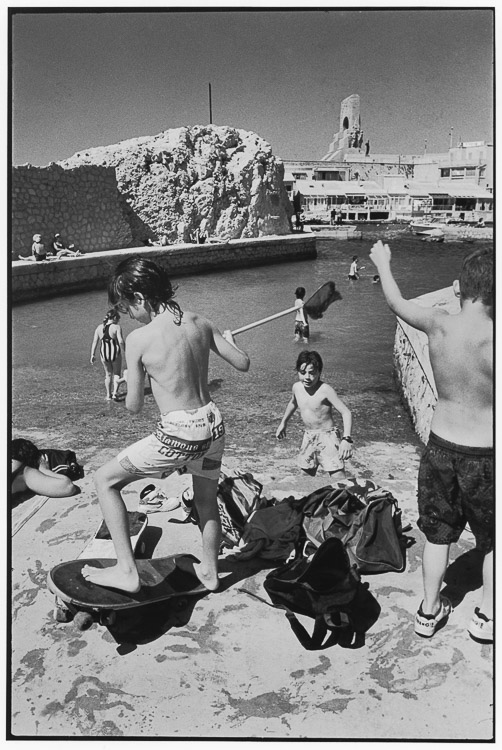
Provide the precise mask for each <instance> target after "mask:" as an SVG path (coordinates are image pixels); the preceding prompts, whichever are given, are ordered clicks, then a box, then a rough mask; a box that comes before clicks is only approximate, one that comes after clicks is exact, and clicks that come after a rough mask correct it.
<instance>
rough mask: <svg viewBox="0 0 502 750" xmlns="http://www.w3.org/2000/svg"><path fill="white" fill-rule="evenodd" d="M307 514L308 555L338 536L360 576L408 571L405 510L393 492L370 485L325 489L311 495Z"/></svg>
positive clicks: (305, 523) (308, 500)
mask: <svg viewBox="0 0 502 750" xmlns="http://www.w3.org/2000/svg"><path fill="white" fill-rule="evenodd" d="M303 512H304V519H303V529H304V532H305V536H306V539H307V542H308V543H307V545H306V552H307V554H308V553H309V552H311V551H312V550H314V549H316V548H318V547H319V546H320V545H321V544H322V543H323V542H324V541H325V540H326V539H330V538H332V537H335V538H337V539H340V541H341V542H342V543H343V545H344V546H345V548H346V549H347V552H348V555H349V557H350V560H351V562H352V563H353V564H354V565H355V566H356V567H357V570H358V571H359V573H362V574H365V575H366V574H368V573H387V572H391V571H394V572H401V571H403V570H404V568H405V553H404V548H405V540H404V539H403V536H402V524H401V511H400V509H399V507H398V504H397V500H396V499H395V497H393V495H392V494H391V493H390V492H388V491H386V490H382V489H381V488H378V487H375V485H374V484H373V483H368V482H367V483H366V486H365V487H361V486H359V485H354V486H353V487H351V486H350V485H348V486H346V487H338V488H333V487H324V488H322V489H320V490H316V491H315V492H313V493H312V494H311V495H309V496H308V498H307V499H306V501H305V503H304V507H303Z"/></svg>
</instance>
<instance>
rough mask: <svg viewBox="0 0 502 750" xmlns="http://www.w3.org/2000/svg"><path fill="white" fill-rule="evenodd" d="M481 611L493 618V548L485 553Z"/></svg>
mask: <svg viewBox="0 0 502 750" xmlns="http://www.w3.org/2000/svg"><path fill="white" fill-rule="evenodd" d="M479 611H480V612H482V613H483V614H484V615H485V616H486V617H487V618H488V619H489V620H493V550H492V551H491V552H488V553H487V554H486V555H485V559H484V561H483V598H482V600H481V604H480V605H479Z"/></svg>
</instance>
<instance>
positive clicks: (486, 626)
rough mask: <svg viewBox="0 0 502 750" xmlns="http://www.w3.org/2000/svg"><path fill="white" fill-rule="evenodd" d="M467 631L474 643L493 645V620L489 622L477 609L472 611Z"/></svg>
mask: <svg viewBox="0 0 502 750" xmlns="http://www.w3.org/2000/svg"><path fill="white" fill-rule="evenodd" d="M467 630H468V631H469V635H470V636H471V638H473V639H474V640H475V641H481V642H482V643H493V620H489V619H488V617H487V616H486V615H484V614H483V613H482V612H480V611H479V607H476V609H475V610H474V614H473V616H472V620H471V621H470V623H469V627H468V628H467Z"/></svg>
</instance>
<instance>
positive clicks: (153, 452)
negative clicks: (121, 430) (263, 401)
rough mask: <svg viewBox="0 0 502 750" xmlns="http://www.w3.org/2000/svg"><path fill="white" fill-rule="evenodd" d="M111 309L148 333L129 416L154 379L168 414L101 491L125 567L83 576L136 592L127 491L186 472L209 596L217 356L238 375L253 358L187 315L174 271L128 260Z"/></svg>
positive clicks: (218, 448)
mask: <svg viewBox="0 0 502 750" xmlns="http://www.w3.org/2000/svg"><path fill="white" fill-rule="evenodd" d="M108 296H109V298H110V302H111V304H112V305H114V306H115V307H116V308H117V309H118V310H119V311H120V312H123V313H129V315H130V317H131V318H133V319H135V320H137V321H138V322H139V323H142V324H143V326H142V327H141V328H138V329H136V330H134V331H132V333H130V334H129V336H128V337H127V341H126V359H127V371H128V376H127V396H126V407H127V409H129V411H131V412H133V413H134V414H137V413H138V412H139V411H140V410H141V408H142V406H143V394H144V379H145V372H146V373H148V375H149V376H150V382H151V387H152V393H153V396H154V398H155V401H156V403H157V406H158V407H159V410H160V416H159V419H158V422H157V425H156V429H155V431H154V432H153V433H152V434H151V435H149V436H148V437H146V438H143V440H140V441H138V442H137V443H134V444H133V445H130V446H129V447H128V448H126V449H125V450H123V451H122V452H121V453H119V455H118V456H117V457H116V458H114V459H112V460H111V461H109V462H108V463H107V464H105V465H104V466H102V467H101V468H100V469H98V471H97V472H96V476H95V485H96V490H97V493H98V498H99V502H100V505H101V509H102V512H103V516H104V519H105V521H106V523H107V525H108V528H109V530H110V533H111V536H112V539H113V543H114V545H115V552H116V555H117V564H116V566H114V567H112V568H104V569H98V568H91V567H90V566H86V567H85V568H84V569H83V571H82V572H83V575H84V577H85V578H87V579H88V580H90V581H92V582H93V583H97V584H100V585H102V586H108V587H112V588H117V589H121V590H124V591H128V592H132V593H134V592H136V591H138V590H139V589H140V581H139V577H138V572H137V568H136V563H135V559H134V555H133V551H132V548H131V542H130V539H129V529H128V521H127V512H126V507H125V504H124V501H123V500H122V497H121V494H120V490H121V489H122V488H123V487H125V486H126V485H128V484H130V483H131V482H134V481H136V480H137V479H141V478H143V477H155V476H162V477H166V476H169V474H172V473H173V472H174V471H176V470H178V469H180V468H186V470H187V471H188V473H190V474H192V476H193V491H194V505H195V508H196V510H197V512H198V515H199V518H200V527H201V532H202V563H201V564H200V565H195V566H194V568H195V573H196V575H197V577H198V578H199V580H200V581H201V582H202V583H203V584H204V586H206V588H207V589H209V590H211V591H214V590H216V589H217V588H218V550H219V545H220V536H221V525H220V517H219V513H218V505H217V501H216V491H217V486H218V479H219V475H220V468H221V461H222V455H223V448H224V442H225V428H224V425H223V419H222V417H221V414H220V412H219V409H218V407H217V406H216V405H215V404H214V403H213V402H212V400H211V396H210V395H209V389H208V384H207V381H208V367H209V354H210V352H211V351H212V352H214V353H215V354H217V355H218V356H220V357H221V358H222V359H224V360H225V361H227V362H229V363H230V364H231V365H232V366H233V367H235V368H236V369H237V370H241V371H243V372H246V371H247V370H248V369H249V357H248V355H247V354H246V353H245V352H243V351H242V350H241V349H239V348H238V347H237V346H236V345H235V344H234V341H233V337H232V334H231V333H230V331H225V332H224V333H223V334H221V333H220V331H219V330H218V329H217V328H216V326H215V325H214V324H213V323H211V321H209V320H207V319H206V318H203V317H202V316H200V315H197V314H196V313H193V312H189V311H188V310H183V311H182V310H181V308H180V306H179V305H178V303H177V302H175V301H174V299H173V297H174V291H173V288H172V286H171V282H170V281H169V279H168V277H167V275H166V273H165V271H164V270H163V269H162V268H160V267H159V266H157V265H156V264H155V263H154V262H153V261H151V260H148V259H146V258H142V257H140V256H133V257H131V258H127V259H125V260H124V261H122V262H121V263H120V264H119V265H118V267H117V269H116V270H115V273H114V275H113V277H112V278H111V280H110V283H109V285H108Z"/></svg>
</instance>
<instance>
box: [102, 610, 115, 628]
mask: <svg viewBox="0 0 502 750" xmlns="http://www.w3.org/2000/svg"><path fill="white" fill-rule="evenodd" d="M116 619H117V613H116V612H102V613H101V615H100V617H99V622H100V624H101V625H105V626H107V625H113V624H114V623H115V621H116Z"/></svg>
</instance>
